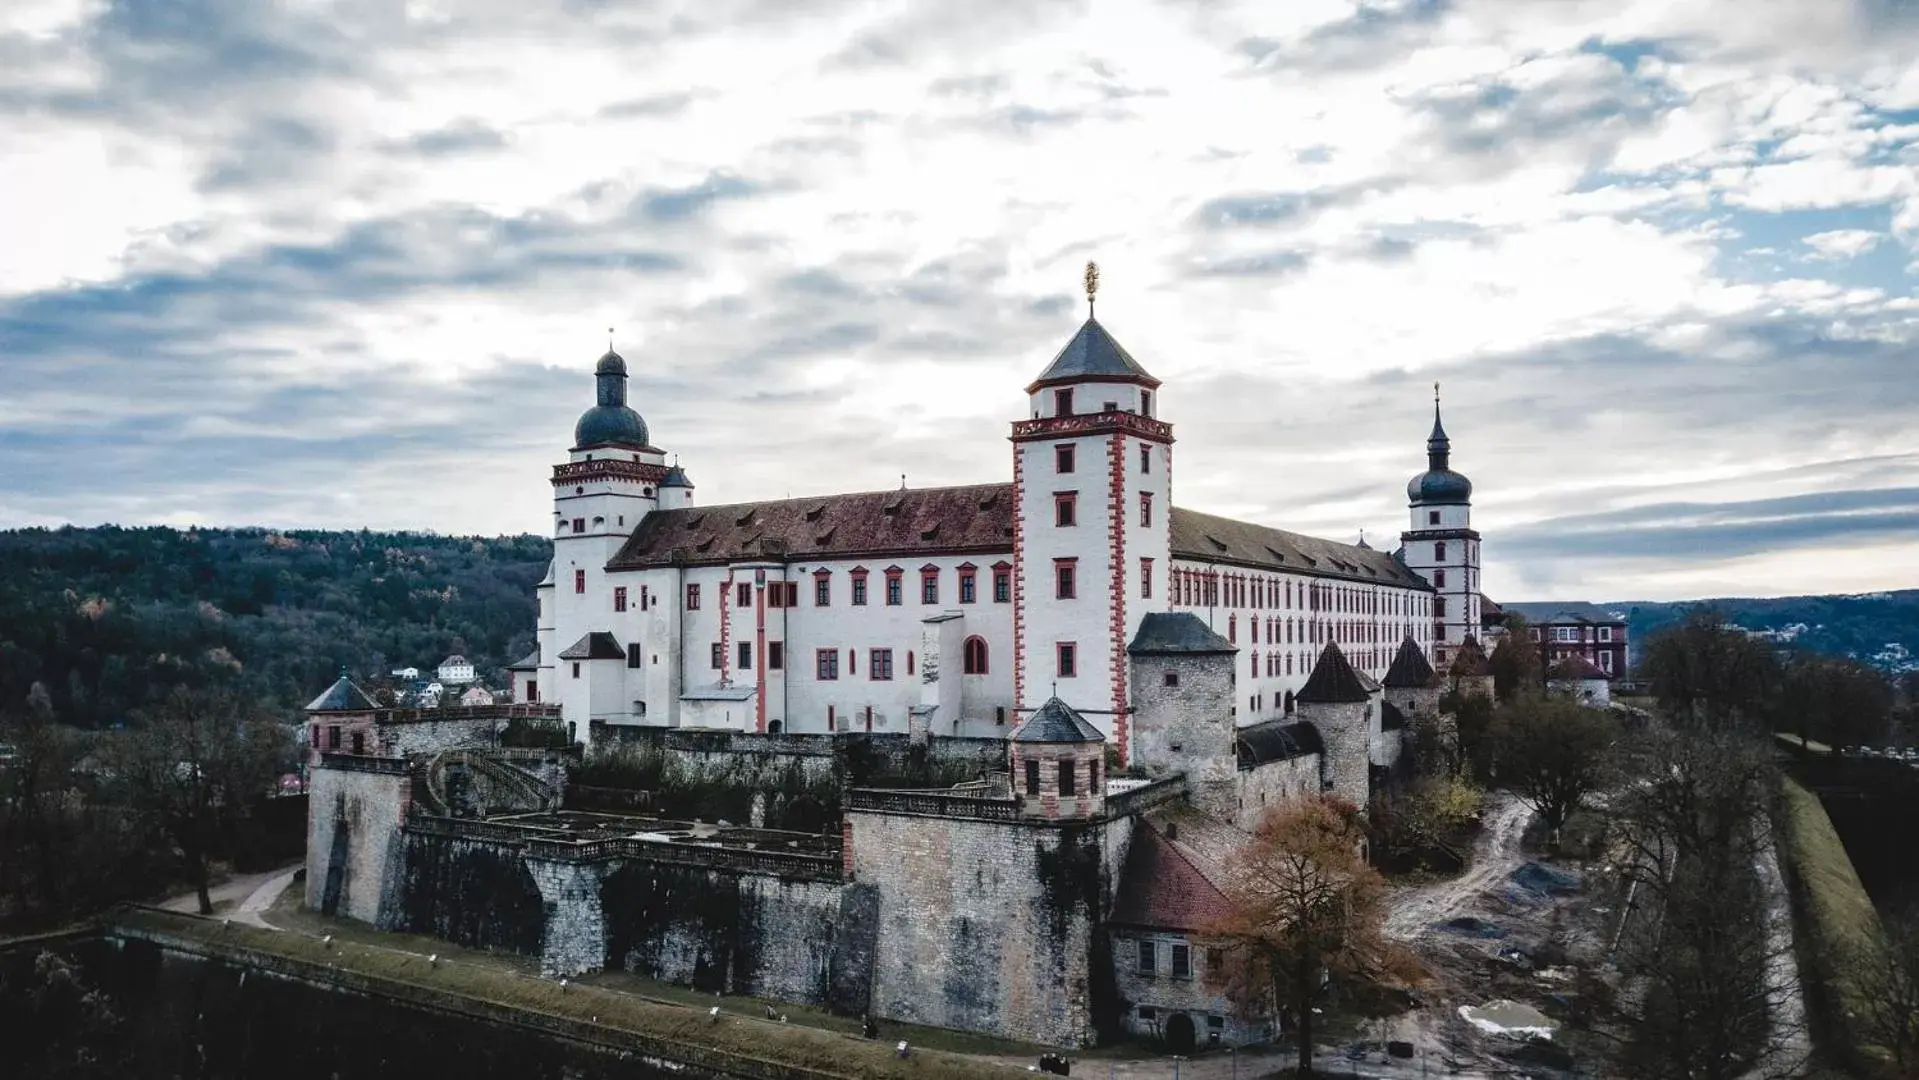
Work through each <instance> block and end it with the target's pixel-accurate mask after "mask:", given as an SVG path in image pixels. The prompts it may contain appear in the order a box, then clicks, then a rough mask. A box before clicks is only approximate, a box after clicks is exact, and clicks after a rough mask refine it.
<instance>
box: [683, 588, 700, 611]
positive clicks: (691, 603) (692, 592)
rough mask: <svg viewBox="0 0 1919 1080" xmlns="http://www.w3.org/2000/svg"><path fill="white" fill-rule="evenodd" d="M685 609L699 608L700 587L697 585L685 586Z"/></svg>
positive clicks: (695, 609)
mask: <svg viewBox="0 0 1919 1080" xmlns="http://www.w3.org/2000/svg"><path fill="white" fill-rule="evenodd" d="M686 610H688V611H698V610H700V587H699V586H698V585H688V586H687V587H686Z"/></svg>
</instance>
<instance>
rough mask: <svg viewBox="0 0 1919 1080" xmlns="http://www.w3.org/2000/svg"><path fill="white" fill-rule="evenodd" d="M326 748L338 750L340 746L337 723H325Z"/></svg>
mask: <svg viewBox="0 0 1919 1080" xmlns="http://www.w3.org/2000/svg"><path fill="white" fill-rule="evenodd" d="M326 748H327V749H328V750H338V749H339V748H340V725H338V724H329V725H327V729H326Z"/></svg>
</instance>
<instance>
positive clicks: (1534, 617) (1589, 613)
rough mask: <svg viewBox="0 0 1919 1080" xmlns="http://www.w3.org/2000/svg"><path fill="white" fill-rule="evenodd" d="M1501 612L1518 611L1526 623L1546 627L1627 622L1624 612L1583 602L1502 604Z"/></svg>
mask: <svg viewBox="0 0 1919 1080" xmlns="http://www.w3.org/2000/svg"><path fill="white" fill-rule="evenodd" d="M1500 610H1502V611H1516V612H1518V613H1519V614H1521V615H1524V616H1525V617H1526V621H1527V622H1529V623H1532V624H1533V625H1534V626H1545V625H1549V624H1551V623H1600V624H1606V623H1611V624H1613V625H1620V624H1623V623H1624V622H1625V621H1626V614H1625V612H1623V611H1615V610H1613V609H1612V608H1608V607H1604V606H1602V605H1599V604H1591V603H1587V602H1585V601H1583V600H1573V601H1564V602H1561V601H1549V600H1548V601H1534V602H1528V603H1519V604H1502V605H1500Z"/></svg>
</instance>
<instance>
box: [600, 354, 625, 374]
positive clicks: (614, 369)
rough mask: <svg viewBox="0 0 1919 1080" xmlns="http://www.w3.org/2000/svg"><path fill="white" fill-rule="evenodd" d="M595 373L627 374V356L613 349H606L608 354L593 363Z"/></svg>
mask: <svg viewBox="0 0 1919 1080" xmlns="http://www.w3.org/2000/svg"><path fill="white" fill-rule="evenodd" d="M593 374H595V375H624V374H626V358H625V357H623V356H621V355H620V354H619V353H616V352H614V351H613V350H612V349H608V350H606V355H605V356H602V357H600V362H599V363H597V364H595V365H593Z"/></svg>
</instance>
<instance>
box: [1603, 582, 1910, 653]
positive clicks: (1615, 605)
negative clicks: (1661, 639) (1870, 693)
mask: <svg viewBox="0 0 1919 1080" xmlns="http://www.w3.org/2000/svg"><path fill="white" fill-rule="evenodd" d="M1598 606H1600V607H1602V608H1605V609H1607V610H1608V611H1613V612H1618V613H1620V614H1623V615H1625V617H1626V623H1627V627H1626V630H1627V634H1628V636H1629V638H1630V640H1632V641H1634V642H1644V641H1645V640H1646V638H1647V636H1648V635H1650V634H1652V633H1653V632H1654V631H1657V630H1659V629H1661V628H1663V627H1667V626H1671V625H1672V624H1674V623H1676V622H1678V621H1679V620H1681V619H1683V618H1685V615H1686V612H1687V611H1688V610H1689V609H1691V608H1694V607H1699V606H1707V607H1712V608H1715V609H1717V610H1718V611H1719V612H1720V613H1721V614H1722V615H1723V616H1724V617H1725V619H1726V621H1727V622H1730V623H1733V624H1734V625H1737V626H1740V627H1743V628H1744V629H1746V630H1751V631H1755V632H1761V633H1764V634H1765V636H1766V637H1768V638H1770V639H1771V640H1773V641H1775V642H1777V643H1778V644H1779V645H1780V646H1782V647H1786V648H1794V649H1803V650H1805V651H1807V652H1815V653H1823V654H1826V655H1830V656H1850V657H1853V658H1855V659H1857V660H1860V661H1863V662H1865V663H1868V664H1871V665H1873V666H1874V667H1878V668H1881V669H1883V670H1886V671H1910V670H1914V669H1915V668H1919V589H1901V590H1898V591H1896V592H1876V593H1850V594H1843V595H1832V596H1782V597H1772V598H1764V599H1757V598H1752V597H1722V598H1718V599H1712V600H1684V601H1669V602H1668V601H1651V600H1618V601H1612V602H1608V603H1602V604H1600V605H1598Z"/></svg>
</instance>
